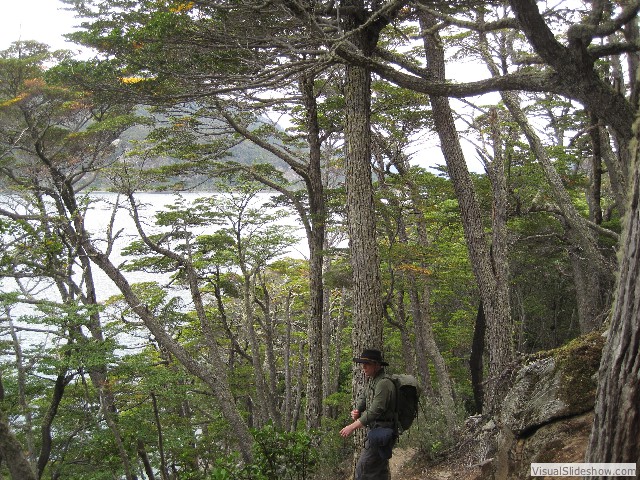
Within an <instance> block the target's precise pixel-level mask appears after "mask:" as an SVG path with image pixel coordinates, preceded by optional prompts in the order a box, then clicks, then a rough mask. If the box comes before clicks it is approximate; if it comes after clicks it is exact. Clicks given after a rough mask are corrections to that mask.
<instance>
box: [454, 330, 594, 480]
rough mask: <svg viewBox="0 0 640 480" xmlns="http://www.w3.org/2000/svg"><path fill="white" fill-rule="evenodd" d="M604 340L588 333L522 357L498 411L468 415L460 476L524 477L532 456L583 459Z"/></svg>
mask: <svg viewBox="0 0 640 480" xmlns="http://www.w3.org/2000/svg"><path fill="white" fill-rule="evenodd" d="M603 344H604V339H603V337H602V335H601V334H599V333H592V334H589V335H585V336H583V337H580V338H578V339H576V340H574V341H572V342H570V343H569V344H568V345H566V346H565V347H562V348H559V349H557V350H552V351H549V352H544V353H542V354H540V355H537V356H535V357H532V358H528V359H527V360H526V361H524V362H523V363H522V365H521V366H520V367H519V368H517V369H516V370H515V371H514V375H513V384H512V387H511V388H510V390H509V392H508V393H507V395H506V396H505V399H504V402H503V404H502V407H501V409H500V412H499V414H497V415H496V417H495V418H492V419H486V418H483V417H481V416H476V417H471V418H470V419H469V420H468V422H467V425H466V427H467V428H466V431H467V438H466V440H465V441H464V442H463V443H464V445H466V446H465V448H464V452H465V453H464V459H463V461H464V463H465V464H466V467H467V468H466V472H465V474H464V475H459V478H466V479H474V480H476V479H477V480H480V479H482V480H484V479H487V480H489V479H491V480H516V479H526V478H531V477H530V465H531V463H534V462H541V463H548V462H582V461H584V454H585V450H586V446H587V444H588V440H589V434H590V431H591V424H592V421H593V406H594V402H595V393H596V375H597V371H598V367H599V364H600V356H601V353H602V347H603ZM459 473H460V472H459Z"/></svg>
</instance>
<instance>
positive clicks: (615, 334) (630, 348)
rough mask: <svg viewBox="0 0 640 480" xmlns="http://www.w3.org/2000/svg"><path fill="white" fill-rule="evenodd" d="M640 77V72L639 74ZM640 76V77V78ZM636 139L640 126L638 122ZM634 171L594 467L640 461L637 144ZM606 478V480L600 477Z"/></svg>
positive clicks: (594, 434) (594, 435)
mask: <svg viewBox="0 0 640 480" xmlns="http://www.w3.org/2000/svg"><path fill="white" fill-rule="evenodd" d="M637 72H640V70H637ZM638 74H639V75H640V73H638ZM634 130H635V132H636V139H638V138H640V137H638V134H639V132H640V124H639V123H638V121H636V123H635V126H634ZM632 148H633V150H632V151H631V167H632V168H631V171H630V177H629V185H630V186H631V190H630V191H629V197H628V203H627V209H626V218H625V225H624V231H623V236H622V242H621V248H620V270H619V271H620V273H619V277H618V284H617V288H616V299H615V302H614V306H613V309H612V312H611V319H610V324H609V331H608V336H607V343H606V345H605V349H604V352H603V354H602V360H601V363H600V371H599V373H598V391H597V394H596V406H595V418H594V421H593V429H592V431H591V438H590V441H589V447H588V450H587V455H586V459H587V461H589V462H603V463H607V462H626V463H635V464H636V465H637V464H638V462H639V461H640V453H639V452H640V449H638V438H640V409H639V405H640V403H639V402H638V399H639V398H640V391H639V388H640V387H639V386H638V382H637V378H638V375H639V374H640V370H639V368H640V362H638V358H639V355H640V328H639V325H638V322H637V319H638V318H640V304H639V300H640V297H639V296H638V294H637V292H638V288H639V286H640V283H639V279H640V272H639V271H638V267H639V266H640V263H639V262H638V254H639V252H638V242H640V161H639V160H640V149H639V148H638V142H637V140H636V141H635V142H632ZM598 478H602V479H604V478H605V477H598Z"/></svg>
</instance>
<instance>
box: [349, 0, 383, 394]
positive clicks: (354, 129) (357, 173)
mask: <svg viewBox="0 0 640 480" xmlns="http://www.w3.org/2000/svg"><path fill="white" fill-rule="evenodd" d="M355 3H356V4H357V3H359V2H355ZM353 17H354V18H353V20H352V21H351V22H348V28H347V30H348V31H350V30H353V29H356V28H358V27H360V25H359V23H358V20H357V19H356V18H355V17H356V16H355V15H354V16H353ZM353 39H354V42H355V43H356V44H357V45H358V47H360V48H361V50H363V51H364V52H370V51H371V50H372V48H373V46H374V45H375V43H376V40H377V35H373V36H372V35H371V34H369V32H368V29H363V30H361V31H360V32H356V33H354V34H353ZM344 100H345V108H346V127H345V142H346V172H345V174H346V178H345V186H346V191H347V216H348V225H349V228H348V230H349V247H350V253H351V266H352V270H353V324H354V325H353V349H354V352H358V353H359V352H360V351H362V349H363V348H378V349H382V327H383V324H382V295H381V286H380V273H379V261H378V247H377V242H376V218H375V210H374V204H373V186H372V180H371V174H372V172H371V131H370V118H371V74H370V72H369V70H368V69H366V68H363V67H359V66H353V65H347V67H346V76H345V90H344ZM354 370H355V371H356V372H358V370H357V369H355V367H354ZM356 377H361V375H360V374H359V372H358V375H356ZM357 383H358V384H360V385H361V384H363V379H362V378H360V379H359V382H357ZM358 388H359V387H358V386H356V389H358Z"/></svg>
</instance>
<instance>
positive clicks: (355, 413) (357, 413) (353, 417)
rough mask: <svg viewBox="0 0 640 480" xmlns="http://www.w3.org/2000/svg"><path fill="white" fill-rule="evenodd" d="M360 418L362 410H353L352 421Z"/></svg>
mask: <svg viewBox="0 0 640 480" xmlns="http://www.w3.org/2000/svg"><path fill="white" fill-rule="evenodd" d="M359 418H360V410H351V419H352V420H357V419H359Z"/></svg>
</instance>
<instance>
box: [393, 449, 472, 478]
mask: <svg viewBox="0 0 640 480" xmlns="http://www.w3.org/2000/svg"><path fill="white" fill-rule="evenodd" d="M389 466H390V468H391V479H392V480H472V479H479V478H481V477H480V469H479V468H478V467H476V468H468V467H465V466H464V465H462V462H460V461H456V459H445V460H443V461H441V462H439V463H431V464H427V463H425V462H424V460H422V459H420V457H419V456H418V454H417V450H415V449H413V448H396V449H395V450H394V451H393V457H391V460H390V461H389Z"/></svg>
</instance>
